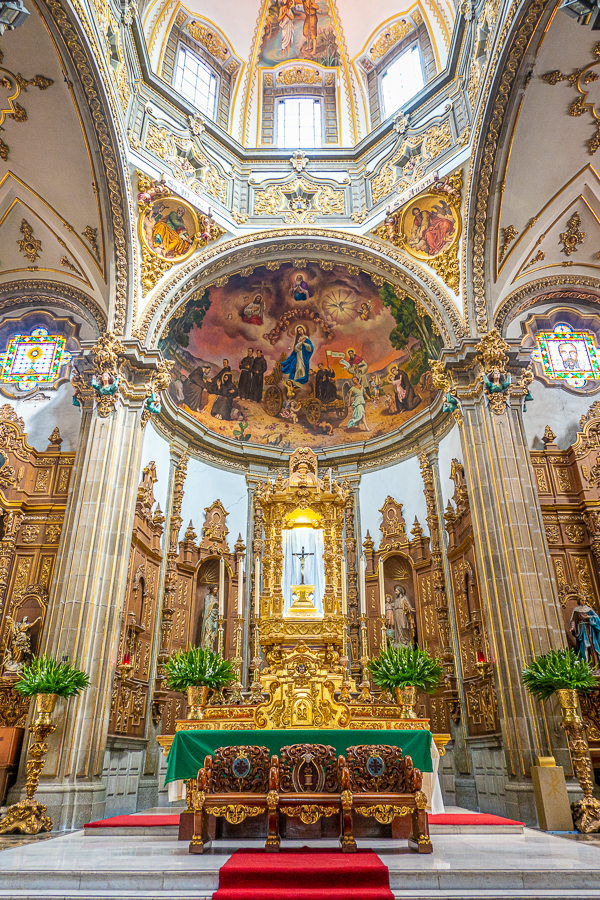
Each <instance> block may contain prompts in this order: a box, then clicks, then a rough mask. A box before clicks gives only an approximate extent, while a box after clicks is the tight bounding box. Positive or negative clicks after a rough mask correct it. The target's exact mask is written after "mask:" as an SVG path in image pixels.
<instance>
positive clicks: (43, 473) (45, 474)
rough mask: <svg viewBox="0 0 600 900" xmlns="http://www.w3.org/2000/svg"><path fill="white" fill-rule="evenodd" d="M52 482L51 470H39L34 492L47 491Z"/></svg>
mask: <svg viewBox="0 0 600 900" xmlns="http://www.w3.org/2000/svg"><path fill="white" fill-rule="evenodd" d="M49 481H50V469H38V473H37V475H36V479H35V487H34V491H47V490H48V482H49Z"/></svg>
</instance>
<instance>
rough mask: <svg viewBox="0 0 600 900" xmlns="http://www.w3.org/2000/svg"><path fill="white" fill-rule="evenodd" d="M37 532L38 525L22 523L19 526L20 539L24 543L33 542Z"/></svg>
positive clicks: (38, 530)
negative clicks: (21, 525) (22, 524)
mask: <svg viewBox="0 0 600 900" xmlns="http://www.w3.org/2000/svg"><path fill="white" fill-rule="evenodd" d="M39 533H40V526H39V525H24V526H23V528H21V539H22V541H23V543H24V544H33V542H34V541H35V539H36V537H37V536H38V534H39Z"/></svg>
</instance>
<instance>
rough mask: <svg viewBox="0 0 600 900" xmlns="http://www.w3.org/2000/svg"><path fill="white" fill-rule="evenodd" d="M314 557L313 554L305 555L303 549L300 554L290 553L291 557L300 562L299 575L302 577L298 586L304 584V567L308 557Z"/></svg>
mask: <svg viewBox="0 0 600 900" xmlns="http://www.w3.org/2000/svg"><path fill="white" fill-rule="evenodd" d="M314 555H315V554H314V553H305V552H304V547H303V548H302V553H292V556H297V557H298V559H299V560H300V573H301V576H302V580H301V581H300V584H304V566H305V565H306V560H307V559H308V557H309V556H314Z"/></svg>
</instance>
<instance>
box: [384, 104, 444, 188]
mask: <svg viewBox="0 0 600 900" xmlns="http://www.w3.org/2000/svg"><path fill="white" fill-rule="evenodd" d="M399 133H400V135H401V136H402V134H403V133H404V132H403V131H401V132H399ZM451 146H452V135H451V133H450V124H449V122H448V120H446V121H444V122H442V123H441V124H439V125H432V126H430V127H429V128H428V129H427V130H426V131H424V132H421V134H418V135H415V136H414V137H410V138H405V139H404V140H403V141H402V143H401V144H400V147H399V148H398V149H397V150H395V151H394V153H393V155H392V157H391V159H389V160H388V161H387V162H385V163H384V164H383V165H382V167H381V168H380V170H379V172H378V173H377V175H375V176H374V178H373V180H372V182H371V198H372V200H373V204H376V203H379V201H380V200H382V199H383V197H385V196H386V195H387V194H389V193H391V191H392V190H393V189H394V188H395V189H397V190H398V191H399V192H402V191H403V190H405V189H406V188H408V187H410V186H411V185H412V184H414V183H415V182H417V181H418V180H419V178H421V177H422V176H423V175H424V174H425V170H426V168H427V165H428V163H429V162H431V161H432V160H433V159H435V158H436V157H437V156H439V155H440V153H442V152H443V151H444V150H447V149H448V148H449V147H451ZM406 156H408V157H410V167H408V165H405V166H404V168H403V169H402V174H401V175H400V176H398V175H397V174H396V169H397V168H398V166H399V162H400V160H401V159H403V158H404V157H406Z"/></svg>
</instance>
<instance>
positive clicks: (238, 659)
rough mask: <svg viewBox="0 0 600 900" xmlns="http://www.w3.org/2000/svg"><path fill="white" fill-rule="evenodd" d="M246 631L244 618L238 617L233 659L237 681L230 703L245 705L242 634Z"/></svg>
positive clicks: (234, 683)
mask: <svg viewBox="0 0 600 900" xmlns="http://www.w3.org/2000/svg"><path fill="white" fill-rule="evenodd" d="M243 629H244V617H243V616H238V617H237V619H236V625H235V657H234V659H233V667H234V669H235V671H236V675H237V681H234V682H233V684H232V685H231V690H232V694H231V699H230V701H229V702H230V703H244V697H243V695H242V690H243V687H244V686H243V684H242V633H243Z"/></svg>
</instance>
